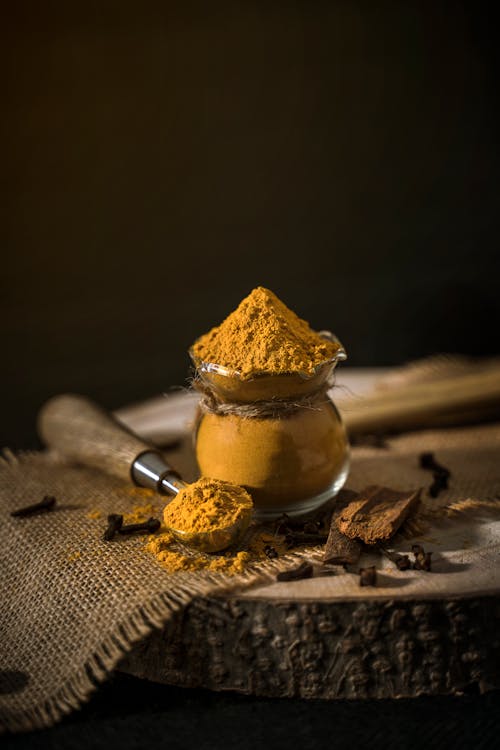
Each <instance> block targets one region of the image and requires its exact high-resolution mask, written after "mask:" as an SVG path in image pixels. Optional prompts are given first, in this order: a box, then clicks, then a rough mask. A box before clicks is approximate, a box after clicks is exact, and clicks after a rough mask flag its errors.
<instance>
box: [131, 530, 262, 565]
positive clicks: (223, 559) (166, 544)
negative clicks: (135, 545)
mask: <svg viewBox="0 0 500 750" xmlns="http://www.w3.org/2000/svg"><path fill="white" fill-rule="evenodd" d="M146 549H147V551H148V552H151V553H152V554H153V555H154V556H155V557H156V559H157V560H158V562H159V563H160V564H161V565H162V567H164V568H166V569H167V570H168V572H169V573H177V572H178V571H189V572H193V571H198V570H208V571H211V572H219V573H227V574H229V575H235V574H237V573H242V572H243V571H244V570H245V567H246V565H247V563H248V561H249V559H250V555H249V553H248V552H245V551H241V552H237V553H235V554H233V555H204V554H201V553H196V552H192V551H189V550H187V549H182V548H180V545H176V544H175V540H174V538H173V536H172V535H171V534H169V533H168V532H167V533H166V534H160V535H156V536H152V537H151V538H150V539H149V540H148V542H147V544H146Z"/></svg>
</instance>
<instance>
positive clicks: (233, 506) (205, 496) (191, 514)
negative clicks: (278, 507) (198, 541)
mask: <svg viewBox="0 0 500 750" xmlns="http://www.w3.org/2000/svg"><path fill="white" fill-rule="evenodd" d="M252 509H253V503H252V498H251V497H250V495H249V494H248V492H247V491H246V490H244V489H243V487H238V486H235V485H233V484H230V483H229V482H223V481H221V480H220V479H210V478H209V477H201V479H198V481H197V482H194V483H193V484H188V485H187V486H186V487H184V488H183V489H182V490H181V491H180V492H179V493H178V494H177V495H176V497H175V498H174V499H173V500H171V502H170V503H169V504H168V505H167V506H166V508H165V510H164V511H163V520H164V522H165V526H167V528H172V529H176V530H178V531H184V532H188V533H193V532H211V531H217V530H219V529H227V528H228V527H230V526H233V524H235V523H242V524H243V525H244V524H245V523H248V522H249V521H250V519H251V517H252Z"/></svg>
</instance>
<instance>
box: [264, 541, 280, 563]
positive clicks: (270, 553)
mask: <svg viewBox="0 0 500 750" xmlns="http://www.w3.org/2000/svg"><path fill="white" fill-rule="evenodd" d="M264 554H265V556H266V557H268V558H269V559H270V560H274V559H275V558H276V557H279V555H278V553H277V551H276V550H275V549H274V547H272V546H271V545H270V544H267V545H266V546H265V547H264Z"/></svg>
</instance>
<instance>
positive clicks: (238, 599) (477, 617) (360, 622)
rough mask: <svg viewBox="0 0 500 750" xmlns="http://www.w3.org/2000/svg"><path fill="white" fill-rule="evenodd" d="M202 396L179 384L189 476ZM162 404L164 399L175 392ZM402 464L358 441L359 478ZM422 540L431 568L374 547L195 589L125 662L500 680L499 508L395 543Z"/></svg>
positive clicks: (429, 683)
mask: <svg viewBox="0 0 500 750" xmlns="http://www.w3.org/2000/svg"><path fill="white" fill-rule="evenodd" d="M194 406H195V404H194V400H193V398H192V397H191V396H186V397H185V401H184V406H183V405H182V397H180V396H176V397H175V415H176V416H175V419H176V420H177V422H178V423H179V414H180V413H181V412H182V410H183V409H184V412H183V413H184V424H185V425H186V427H185V433H184V440H183V442H182V444H181V445H180V446H178V448H177V449H176V450H175V451H173V452H172V455H171V456H170V458H171V461H172V463H173V464H174V465H177V466H178V468H179V470H180V471H182V472H183V473H184V474H185V476H186V478H188V479H192V478H194V476H195V471H196V470H195V467H194V464H193V456H192V449H191V439H190V437H189V434H188V432H189V424H190V422H191V421H192V419H193V415H194ZM162 408H163V413H165V403H163V404H162ZM120 418H121V419H122V420H123V421H125V422H126V423H127V424H128V425H129V426H130V427H131V428H132V429H134V430H136V431H137V432H139V433H142V435H143V437H145V438H150V437H151V435H150V434H149V433H148V429H147V426H146V428H145V429H141V420H140V409H138V408H137V407H136V409H135V412H134V414H133V415H131V416H130V418H129V417H128V416H127V412H126V410H121V411H120ZM167 423H168V419H166V420H165V427H164V431H166V432H168V429H169V427H168V424H167ZM157 428H158V424H157V423H156V427H155V429H157ZM488 430H490V431H491V432H488ZM493 435H495V436H498V428H497V427H495V426H493V427H490V428H485V432H484V434H483V433H482V438H481V440H479V441H476V442H477V446H478V450H480V449H481V450H483V451H484V450H488V445H489V440H490V439H491V436H493ZM395 440H396V441H400V442H399V446H400V447H399V451H398V461H399V462H400V463H401V464H402V466H403V467H404V470H405V483H404V485H405V487H418V486H420V485H421V483H422V471H421V469H419V467H418V461H416V453H415V445H416V444H417V442H416V441H417V438H414V437H412V436H408V437H402V438H395ZM428 449H429V450H432V445H428ZM471 450H473V447H472V448H471ZM492 450H493V448H492ZM494 450H497V448H496V447H495V448H494ZM471 455H473V454H471ZM445 459H446V460H445V463H446V465H447V466H449V467H450V468H451V470H452V475H453V474H454V473H456V474H458V475H459V476H464V472H468V473H467V475H466V476H469V475H470V477H471V482H476V484H477V482H478V481H479V479H480V476H481V473H480V472H481V466H480V465H479V464H478V465H477V466H476V464H475V463H474V461H473V458H471V462H469V465H468V466H460V465H458V464H457V463H456V462H455V463H454V460H453V441H452V440H451V442H450V448H449V450H448V452H447V454H446V456H445ZM393 473H394V454H391V450H388V451H385V450H377V449H370V448H359V449H354V451H353V463H352V470H351V474H350V477H349V481H348V486H349V487H351V488H352V489H355V490H360V489H361V488H362V487H365V486H367V485H369V484H386V485H388V486H391V478H392V477H393ZM495 481H496V480H495ZM498 482H499V486H498V491H500V478H499V479H498ZM490 484H491V478H490ZM400 489H402V488H400ZM450 498H453V482H451V489H450ZM415 543H420V544H422V545H423V546H424V547H425V549H426V551H432V553H433V558H432V559H433V572H432V573H426V572H423V571H416V570H410V571H399V570H397V568H396V567H395V566H394V565H393V564H392V563H391V562H390V561H389V560H387V559H385V558H380V557H379V556H378V554H376V553H375V552H368V553H367V552H363V555H362V556H361V558H360V560H359V564H357V566H356V568H355V569H354V568H353V569H350V570H348V571H347V572H345V571H343V569H341V568H339V575H334V576H332V577H313V578H310V579H307V580H301V581H290V582H275V583H270V584H267V585H265V586H259V587H255V588H253V589H251V590H248V591H246V592H244V593H242V594H238V595H230V596H225V597H220V598H213V599H202V598H200V599H196V600H195V601H194V602H193V603H192V605H191V606H190V607H189V608H188V609H187V610H186V611H185V612H184V613H183V615H182V616H179V618H178V619H177V620H175V621H173V622H172V623H171V624H170V625H169V626H168V628H166V629H165V631H163V632H160V633H154V634H153V635H152V636H150V637H149V638H148V639H147V641H145V642H144V643H142V644H141V645H140V646H139V647H138V648H137V649H136V650H134V652H132V654H131V655H130V656H129V657H128V658H127V660H126V661H125V662H124V663H123V664H122V667H121V668H122V669H123V670H124V671H128V672H130V673H132V674H136V675H138V676H140V677H145V678H148V679H151V680H155V681H159V682H166V683H169V684H176V685H183V686H190V687H207V688H211V689H215V690H222V689H233V690H238V691H241V692H245V693H252V694H256V695H271V696H302V697H309V698H318V697H319V698H327V699H333V698H367V697H370V698H374V697H375V698H383V697H402V696H408V697H409V696H415V695H420V694H423V693H426V694H439V693H460V692H461V691H463V690H466V689H469V688H470V687H475V688H477V689H480V690H487V689H488V688H489V687H493V686H496V687H500V674H499V664H500V645H499V643H500V639H498V632H499V628H500V601H499V594H500V564H499V563H500V513H497V514H495V515H489V516H486V515H485V514H484V513H477V515H470V514H469V515H467V516H464V517H463V520H461V519H460V517H457V518H448V519H446V520H442V521H439V522H436V524H434V525H433V526H432V527H431V528H430V529H428V530H427V531H426V532H425V535H424V536H422V537H419V538H417V537H415V538H413V539H411V541H410V540H404V539H400V540H399V542H398V544H397V545H396V546H395V549H396V550H397V551H399V552H401V553H409V552H410V550H411V545H412V544H415ZM372 564H376V565H377V567H378V585H377V586H376V587H374V588H371V587H360V586H359V577H358V575H357V568H358V567H366V566H368V565H372Z"/></svg>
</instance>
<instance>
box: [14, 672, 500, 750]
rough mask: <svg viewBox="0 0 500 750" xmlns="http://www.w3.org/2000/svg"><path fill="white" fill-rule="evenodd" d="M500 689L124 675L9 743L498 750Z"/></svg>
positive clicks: (33, 748) (17, 749) (204, 749)
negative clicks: (367, 690)
mask: <svg viewBox="0 0 500 750" xmlns="http://www.w3.org/2000/svg"><path fill="white" fill-rule="evenodd" d="M499 732H500V691H499V690H496V691H492V692H490V693H487V694H485V695H483V696H479V695H477V694H476V695H465V696H461V697H451V696H443V697H421V698H416V699H412V700H399V701H390V700H382V701H334V702H326V701H316V700H315V701H306V700H293V699H286V700H285V699H275V698H273V699H271V698H252V697H247V696H242V695H238V694H236V693H220V694H218V693H212V692H210V691H204V690H186V689H181V688H174V687H169V686H165V685H157V684H154V683H151V682H146V681H144V680H139V679H137V678H134V677H129V676H126V675H123V674H116V675H114V676H113V677H112V678H111V679H110V681H109V682H108V683H107V684H105V685H103V686H101V687H100V688H99V690H98V692H97V693H96V694H95V695H94V697H93V698H92V699H91V700H90V702H89V703H88V704H87V705H86V706H85V707H84V708H83V709H82V710H81V711H80V712H78V713H75V714H73V715H71V716H69V717H68V718H66V719H65V720H63V721H62V722H61V723H60V724H59V725H57V726H55V727H52V728H50V729H45V730H42V731H39V732H31V733H29V734H25V735H15V736H9V737H7V739H6V741H5V740H4V747H5V748H6V750H21V749H24V748H29V749H30V750H37V748H40V749H42V748H43V749H45V748H52V750H59V748H61V749H63V748H64V750H66V749H67V750H73V749H74V750H79V749H80V748H95V749H96V750H99V749H100V748H103V750H104V748H106V749H108V748H110V747H121V748H146V747H147V748H149V747H151V748H153V747H169V748H172V750H177V748H178V749H179V750H180V749H181V748H197V749H198V750H220V748H224V747H236V748H241V750H247V749H248V750H255V748H256V747H261V748H266V747H269V748H283V750H285V748H287V749H288V748H289V747H290V746H295V747H299V748H303V749H304V750H312V749H313V748H314V749H316V748H321V747H329V748H335V750H343V749H344V748H345V749H346V750H352V748H385V749H386V750H390V749H391V748H394V749H395V750H396V749H397V750H402V749H406V748H408V750H411V749H412V748H415V749H417V748H418V750H422V749H423V748H426V747H439V748H457V749H460V748H474V749H475V750H482V748H488V749H493V748H496V747H498V737H499Z"/></svg>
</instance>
